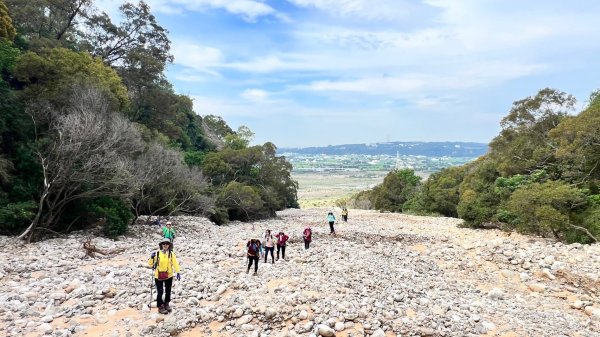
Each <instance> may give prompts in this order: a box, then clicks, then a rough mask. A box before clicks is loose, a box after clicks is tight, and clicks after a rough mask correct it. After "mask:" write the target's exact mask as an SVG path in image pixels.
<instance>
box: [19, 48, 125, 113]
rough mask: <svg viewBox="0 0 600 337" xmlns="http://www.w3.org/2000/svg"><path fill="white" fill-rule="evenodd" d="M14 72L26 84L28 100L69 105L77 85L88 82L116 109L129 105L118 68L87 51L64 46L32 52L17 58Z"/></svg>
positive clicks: (25, 94)
mask: <svg viewBox="0 0 600 337" xmlns="http://www.w3.org/2000/svg"><path fill="white" fill-rule="evenodd" d="M14 75H15V77H16V78H17V79H18V80H19V81H21V82H22V84H23V85H25V86H26V88H25V90H24V91H23V95H24V96H25V97H24V100H30V99H34V100H35V101H38V102H39V101H40V100H43V101H46V102H49V103H50V104H51V105H52V106H53V108H55V109H57V110H61V109H62V108H63V107H64V106H66V105H67V104H68V102H69V100H70V98H71V95H72V91H73V89H74V88H77V87H82V86H85V85H93V86H95V87H96V88H99V89H100V90H102V91H105V93H106V94H107V96H106V97H107V99H108V101H107V102H105V104H106V103H108V104H109V107H110V109H112V110H114V111H122V110H123V109H124V108H125V107H126V106H127V104H128V96H127V89H126V88H125V86H124V85H123V83H122V82H121V78H120V77H119V75H118V74H117V73H116V71H115V70H114V69H111V68H110V67H107V66H106V65H104V64H103V63H102V61H101V60H99V59H94V58H92V57H91V56H90V55H89V54H88V53H85V52H79V53H78V52H74V51H71V50H68V49H64V48H54V49H49V50H45V51H43V52H41V53H40V54H35V53H32V52H28V53H25V54H23V55H22V56H21V57H19V59H18V60H17V62H16V64H15V66H14Z"/></svg>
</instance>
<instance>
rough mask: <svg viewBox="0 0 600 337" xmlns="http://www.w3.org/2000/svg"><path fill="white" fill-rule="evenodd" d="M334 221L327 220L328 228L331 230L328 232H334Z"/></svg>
mask: <svg viewBox="0 0 600 337" xmlns="http://www.w3.org/2000/svg"><path fill="white" fill-rule="evenodd" d="M334 223H335V221H329V229H330V230H331V232H330V233H335V229H334V228H333V224H334Z"/></svg>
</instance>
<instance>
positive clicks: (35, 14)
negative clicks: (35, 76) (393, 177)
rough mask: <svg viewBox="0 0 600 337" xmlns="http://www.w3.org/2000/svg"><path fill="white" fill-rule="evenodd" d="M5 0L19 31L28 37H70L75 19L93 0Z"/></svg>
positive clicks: (75, 26) (54, 38)
mask: <svg viewBox="0 0 600 337" xmlns="http://www.w3.org/2000/svg"><path fill="white" fill-rule="evenodd" d="M5 1H6V4H7V5H8V8H9V10H10V13H11V14H12V16H13V20H14V21H15V22H16V23H17V30H18V31H19V33H20V34H23V35H24V36H26V37H28V38H29V39H49V40H56V41H61V40H65V39H72V38H73V37H74V35H75V32H76V29H77V25H78V24H79V20H80V19H81V18H82V17H85V16H86V15H87V14H88V12H89V11H90V10H91V6H92V3H93V0H5ZM69 42H72V41H69ZM69 42H67V43H69Z"/></svg>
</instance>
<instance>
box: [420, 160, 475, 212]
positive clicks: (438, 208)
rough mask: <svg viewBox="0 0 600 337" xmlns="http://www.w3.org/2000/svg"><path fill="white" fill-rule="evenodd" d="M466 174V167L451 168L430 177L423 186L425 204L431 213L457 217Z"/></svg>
mask: <svg viewBox="0 0 600 337" xmlns="http://www.w3.org/2000/svg"><path fill="white" fill-rule="evenodd" d="M465 174H466V167H464V166H459V167H449V168H446V169H443V170H441V171H440V172H436V173H434V174H432V175H430V176H429V178H428V179H427V180H426V181H425V183H424V184H423V190H422V194H423V203H424V205H425V208H426V210H427V211H429V212H435V213H439V214H442V215H444V216H449V217H457V216H458V211H457V209H456V207H457V206H458V202H459V201H460V191H459V187H460V184H461V183H462V181H463V179H464V177H465Z"/></svg>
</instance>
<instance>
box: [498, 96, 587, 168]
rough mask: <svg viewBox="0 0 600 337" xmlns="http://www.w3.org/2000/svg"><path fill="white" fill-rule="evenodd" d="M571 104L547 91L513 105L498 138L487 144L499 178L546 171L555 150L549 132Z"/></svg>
mask: <svg viewBox="0 0 600 337" xmlns="http://www.w3.org/2000/svg"><path fill="white" fill-rule="evenodd" d="M575 102H576V100H575V98H574V97H573V96H572V95H568V94H566V93H564V92H561V91H558V90H556V89H550V88H545V89H542V90H540V91H539V92H538V93H537V94H536V95H535V96H534V97H527V98H525V99H522V100H519V101H516V102H514V103H513V107H512V108H511V110H510V112H509V114H508V115H507V116H506V117H504V118H503V119H502V121H501V122H500V126H501V127H502V131H501V132H500V135H498V136H497V137H496V138H494V139H493V140H492V142H491V143H490V159H492V160H493V161H495V162H496V164H497V169H498V171H499V172H500V173H501V175H502V176H511V175H514V174H525V173H528V172H530V171H532V170H535V169H540V168H547V169H548V168H549V167H548V166H549V165H551V164H552V163H553V158H554V148H555V144H553V143H552V142H551V141H550V137H549V133H550V131H551V130H552V129H554V128H555V127H557V126H558V124H559V123H560V121H561V120H562V119H563V118H565V116H566V115H567V113H568V112H570V111H572V110H573V108H574V106H575Z"/></svg>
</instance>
